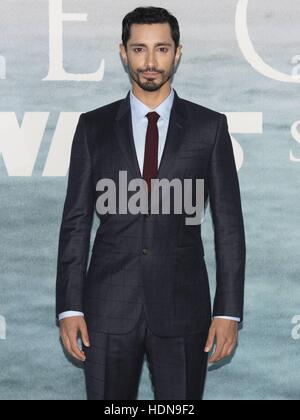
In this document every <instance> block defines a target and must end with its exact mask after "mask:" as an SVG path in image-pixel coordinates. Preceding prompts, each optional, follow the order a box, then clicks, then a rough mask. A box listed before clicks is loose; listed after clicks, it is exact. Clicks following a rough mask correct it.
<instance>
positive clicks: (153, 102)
mask: <svg viewBox="0 0 300 420" xmlns="http://www.w3.org/2000/svg"><path fill="white" fill-rule="evenodd" d="M171 90H172V88H171V85H170V84H169V83H166V84H165V85H164V86H162V87H161V89H160V90H157V91H155V92H147V91H145V90H143V89H142V88H140V87H139V86H138V85H137V84H136V83H134V84H133V88H132V91H133V94H134V95H135V96H136V97H137V98H138V99H139V100H140V101H141V102H143V103H144V104H145V105H146V106H147V107H148V108H151V109H155V108H157V107H158V106H159V105H160V104H161V103H162V102H163V101H164V100H165V99H166V98H167V97H168V96H169V95H170V93H171Z"/></svg>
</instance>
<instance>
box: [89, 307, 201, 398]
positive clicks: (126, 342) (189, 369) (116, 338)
mask: <svg viewBox="0 0 300 420" xmlns="http://www.w3.org/2000/svg"><path fill="white" fill-rule="evenodd" d="M207 337H208V331H207V332H206V333H198V334H194V335H187V336H185V337H174V338H173V337H172V338H169V337H167V338H162V337H158V336H155V335H154V334H153V333H152V331H151V330H150V329H149V328H148V326H147V320H146V317H145V314H144V310H143V311H142V312H141V317H140V319H139V321H138V323H137V325H136V326H135V328H134V329H133V330H132V331H130V332H129V333H127V334H107V333H93V332H92V331H90V341H91V347H90V348H86V347H83V350H84V351H85V353H86V357H87V358H86V362H85V377H86V386H87V396H88V400H136V399H137V394H138V387H139V382H140V377H141V372H142V367H143V362H144V357H145V356H146V360H147V363H148V367H149V372H150V377H151V382H152V389H153V392H154V397H155V400H202V396H203V390H204V384H205V378H206V372H207V360H208V356H207V354H206V353H204V348H205V344H206V340H207Z"/></svg>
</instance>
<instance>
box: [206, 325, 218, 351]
mask: <svg viewBox="0 0 300 420" xmlns="http://www.w3.org/2000/svg"><path fill="white" fill-rule="evenodd" d="M215 337H216V332H215V330H213V329H211V330H210V332H209V336H208V339H207V343H206V346H205V349H204V352H205V353H209V352H210V351H211V350H212V348H213V345H214V342H215Z"/></svg>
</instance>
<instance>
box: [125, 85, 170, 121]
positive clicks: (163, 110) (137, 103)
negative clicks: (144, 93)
mask: <svg viewBox="0 0 300 420" xmlns="http://www.w3.org/2000/svg"><path fill="white" fill-rule="evenodd" d="M174 96H175V93H174V89H173V88H172V90H171V92H170V95H169V96H168V97H167V98H166V99H165V100H164V101H163V102H162V103H161V104H160V105H159V106H158V107H156V108H155V109H152V108H149V107H148V106H147V105H145V104H144V103H143V102H142V101H141V100H140V99H138V98H137V97H136V96H135V95H134V93H133V91H132V90H131V91H130V105H131V110H132V112H133V114H134V115H135V116H136V117H137V118H140V119H142V118H145V115H146V114H148V112H154V111H155V112H157V113H158V114H159V115H160V119H163V120H168V118H169V117H170V113H171V109H172V106H173V102H174Z"/></svg>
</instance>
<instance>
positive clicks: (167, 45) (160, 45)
mask: <svg viewBox="0 0 300 420" xmlns="http://www.w3.org/2000/svg"><path fill="white" fill-rule="evenodd" d="M129 46H130V47H146V48H147V45H146V44H142V43H136V44H129ZM154 46H155V47H172V44H170V43H169V42H158V43H157V44H155V45H154Z"/></svg>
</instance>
